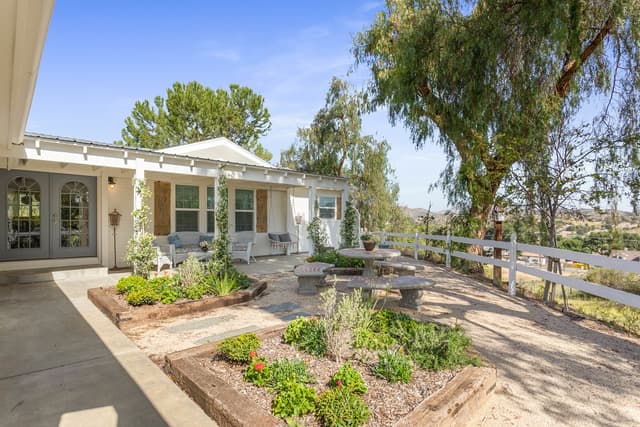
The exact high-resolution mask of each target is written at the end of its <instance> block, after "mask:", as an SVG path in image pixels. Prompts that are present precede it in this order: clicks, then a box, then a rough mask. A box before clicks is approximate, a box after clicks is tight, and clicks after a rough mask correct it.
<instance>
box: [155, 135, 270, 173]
mask: <svg viewBox="0 0 640 427" xmlns="http://www.w3.org/2000/svg"><path fill="white" fill-rule="evenodd" d="M157 151H162V152H163V153H172V154H183V155H190V156H197V157H200V158H205V159H211V160H222V161H230V160H231V161H236V162H238V163H244V164H249V165H256V166H262V167H273V166H272V165H271V163H269V162H267V161H266V160H264V159H261V158H260V157H258V156H256V155H255V154H253V153H252V152H250V151H249V150H247V149H246V148H244V147H241V146H240V145H238V144H236V143H235V142H233V141H231V140H229V139H227V138H225V137H219V138H213V139H207V140H205V141H199V142H192V143H190V144H183V145H177V146H175V147H168V148H163V149H161V150H157Z"/></svg>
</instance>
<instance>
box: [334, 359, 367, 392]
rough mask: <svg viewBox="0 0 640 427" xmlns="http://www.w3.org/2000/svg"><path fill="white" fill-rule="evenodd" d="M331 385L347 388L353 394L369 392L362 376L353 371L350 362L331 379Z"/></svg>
mask: <svg viewBox="0 0 640 427" xmlns="http://www.w3.org/2000/svg"><path fill="white" fill-rule="evenodd" d="M330 384H331V386H333V387H345V388H346V389H347V390H349V391H351V392H352V393H358V394H365V393H366V392H367V386H366V384H365V383H364V380H363V379H362V375H360V372H358V371H356V370H355V369H353V368H352V367H351V365H350V364H349V362H347V363H345V364H344V365H342V367H341V368H340V369H338V372H336V373H335V375H334V376H332V377H331V381H330Z"/></svg>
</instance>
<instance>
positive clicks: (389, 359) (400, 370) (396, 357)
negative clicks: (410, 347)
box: [372, 351, 412, 383]
mask: <svg viewBox="0 0 640 427" xmlns="http://www.w3.org/2000/svg"><path fill="white" fill-rule="evenodd" d="M411 370H412V368H411V361H409V359H408V358H407V357H406V356H405V355H403V354H401V353H398V352H395V351H384V352H382V353H380V355H379V356H378V363H376V365H375V366H374V367H373V368H372V372H373V374H374V375H375V376H377V377H380V378H384V379H385V380H387V381H389V382H390V383H397V382H403V383H408V382H409V381H410V380H411Z"/></svg>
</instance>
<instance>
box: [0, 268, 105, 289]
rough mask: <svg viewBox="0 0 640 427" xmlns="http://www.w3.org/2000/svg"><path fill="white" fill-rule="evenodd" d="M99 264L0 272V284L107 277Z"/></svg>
mask: <svg viewBox="0 0 640 427" xmlns="http://www.w3.org/2000/svg"><path fill="white" fill-rule="evenodd" d="M108 270H109V269H108V268H107V267H103V266H101V265H78V266H72V267H53V268H39V269H32V270H15V271H5V272H0V284H16V283H17V284H23V283H38V282H50V281H58V280H69V279H81V278H83V277H102V276H104V277H107V275H108V273H109V271H108Z"/></svg>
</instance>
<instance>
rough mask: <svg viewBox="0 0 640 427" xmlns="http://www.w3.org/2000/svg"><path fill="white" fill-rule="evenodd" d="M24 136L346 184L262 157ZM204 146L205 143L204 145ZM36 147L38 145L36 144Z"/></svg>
mask: <svg viewBox="0 0 640 427" xmlns="http://www.w3.org/2000/svg"><path fill="white" fill-rule="evenodd" d="M25 137H26V138H28V139H31V140H33V141H35V142H36V143H37V141H39V140H42V141H47V142H52V143H57V144H67V145H75V146H78V145H80V146H86V147H94V148H96V149H103V150H118V151H120V152H126V153H140V154H144V155H147V156H157V157H158V158H161V159H165V161H167V160H168V159H176V160H182V161H185V160H187V161H191V162H192V163H193V161H198V162H204V163H209V164H211V163H213V164H214V165H215V166H214V167H217V168H220V167H222V166H234V167H236V168H239V169H242V170H245V169H246V170H256V171H265V174H266V171H274V172H277V171H279V172H282V173H283V174H284V175H285V176H286V175H287V174H288V175H289V176H299V177H300V178H301V179H302V180H304V179H305V178H315V179H317V180H320V181H323V182H331V181H334V182H341V183H342V185H344V184H347V185H348V178H344V177H335V176H328V175H320V174H312V173H306V172H299V171H295V170H292V169H288V168H280V167H275V166H273V165H271V164H270V163H268V162H265V161H264V160H262V159H259V160H260V165H257V164H252V163H245V162H238V161H229V160H224V159H212V158H209V157H201V156H194V155H188V154H179V153H172V152H170V151H168V150H166V149H165V150H151V149H148V148H137V147H128V146H123V145H115V144H108V143H105V142H98V141H90V140H86V139H79V138H70V137H63V136H55V135H47V134H42V133H35V132H25ZM225 139H226V138H225ZM227 141H228V140H227ZM202 142H208V141H202ZM194 144H198V143H194ZM231 144H233V143H231ZM233 145H235V144H233ZM206 146H207V145H205V147H206ZM36 147H38V145H37V144H36ZM240 148H241V147H240ZM242 150H244V149H242ZM245 151H246V150H245ZM194 153H196V154H200V153H199V152H198V151H194ZM256 157H257V156H256Z"/></svg>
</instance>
